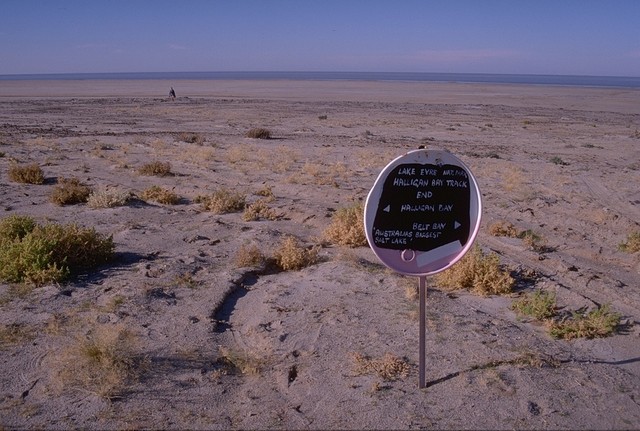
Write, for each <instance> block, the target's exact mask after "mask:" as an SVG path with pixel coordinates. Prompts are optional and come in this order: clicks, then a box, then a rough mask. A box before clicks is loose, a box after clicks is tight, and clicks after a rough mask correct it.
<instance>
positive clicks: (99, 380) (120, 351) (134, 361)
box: [52, 325, 148, 399]
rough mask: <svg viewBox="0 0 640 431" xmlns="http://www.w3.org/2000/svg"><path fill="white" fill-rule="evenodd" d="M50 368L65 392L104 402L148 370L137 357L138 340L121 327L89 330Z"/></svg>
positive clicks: (109, 326)
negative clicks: (73, 391) (85, 393)
mask: <svg viewBox="0 0 640 431" xmlns="http://www.w3.org/2000/svg"><path fill="white" fill-rule="evenodd" d="M56 361H57V362H56V363H55V364H52V366H53V367H57V368H58V369H59V373H60V374H59V377H60V378H61V382H62V384H63V386H64V387H65V388H70V389H83V390H86V391H90V392H93V393H95V394H98V395H100V396H102V397H104V398H107V399H113V398H117V397H118V396H120V395H121V394H122V393H123V392H125V391H126V389H127V387H128V386H130V385H131V384H132V383H135V382H136V381H137V380H138V379H139V378H140V376H141V375H142V374H143V373H144V372H145V371H146V369H147V368H148V360H147V359H146V358H145V357H144V356H143V355H141V354H140V353H138V348H137V337H136V336H135V335H134V334H133V333H132V332H131V331H129V330H128V329H126V328H124V327H123V326H113V325H108V326H99V327H94V328H91V330H90V331H89V333H88V335H86V336H85V337H83V338H79V339H76V340H75V341H74V342H73V343H71V344H70V345H69V346H68V347H67V348H66V349H64V350H63V351H62V352H61V354H60V355H58V357H57V358H56Z"/></svg>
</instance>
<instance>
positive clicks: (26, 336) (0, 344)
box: [0, 323, 36, 351]
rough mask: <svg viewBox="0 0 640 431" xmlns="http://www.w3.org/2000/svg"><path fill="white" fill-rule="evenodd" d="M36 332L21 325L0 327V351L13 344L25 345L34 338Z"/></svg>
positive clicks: (13, 324) (12, 324)
mask: <svg viewBox="0 0 640 431" xmlns="http://www.w3.org/2000/svg"><path fill="white" fill-rule="evenodd" d="M35 335H36V330H35V329H34V328H32V327H30V326H27V325H25V324H21V323H10V324H8V325H0V351H2V350H4V349H5V348H7V347H9V346H13V345H15V344H21V343H26V342H28V341H31V340H33V339H34V338H35Z"/></svg>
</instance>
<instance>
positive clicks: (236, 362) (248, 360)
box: [217, 346, 265, 375]
mask: <svg viewBox="0 0 640 431" xmlns="http://www.w3.org/2000/svg"><path fill="white" fill-rule="evenodd" d="M219 350H220V356H219V357H218V360H217V362H218V364H220V365H222V366H223V367H224V368H225V369H226V371H227V372H228V373H229V374H233V373H239V374H246V375H257V374H260V372H261V371H262V369H263V367H264V366H265V360H264V357H263V356H260V355H251V354H249V353H247V352H244V351H240V350H231V349H227V348H225V347H222V346H220V348H219Z"/></svg>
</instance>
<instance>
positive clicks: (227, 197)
mask: <svg viewBox="0 0 640 431" xmlns="http://www.w3.org/2000/svg"><path fill="white" fill-rule="evenodd" d="M245 200H246V196H245V195H244V194H242V193H237V192H232V191H230V190H227V189H224V188H221V189H218V190H216V191H215V192H213V193H212V194H211V195H209V196H199V197H197V198H196V201H197V202H201V203H202V208H203V209H204V210H205V211H211V212H213V213H214V214H226V213H232V212H237V211H242V210H243V209H244V207H245V205H246V201H245Z"/></svg>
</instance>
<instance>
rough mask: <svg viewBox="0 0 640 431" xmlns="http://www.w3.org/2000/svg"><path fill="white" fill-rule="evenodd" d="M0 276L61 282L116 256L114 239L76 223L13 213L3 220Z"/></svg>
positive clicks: (12, 280)
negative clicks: (41, 222) (37, 219)
mask: <svg viewBox="0 0 640 431" xmlns="http://www.w3.org/2000/svg"><path fill="white" fill-rule="evenodd" d="M0 233H1V235H2V236H0V279H2V280H4V281H7V282H10V283H19V282H28V283H31V284H34V285H41V284H45V283H50V282H60V281H64V280H65V279H67V278H68V277H69V276H70V275H73V274H76V273H78V272H80V271H83V270H86V269H90V268H93V267H96V266H98V265H101V264H104V263H106V262H108V261H110V260H111V259H112V257H113V252H114V244H113V239H112V238H111V237H110V236H109V237H105V236H104V235H101V234H99V233H97V232H96V231H95V230H94V229H89V228H82V227H79V226H77V225H75V224H69V225H58V224H46V225H38V224H36V223H35V222H34V221H33V220H32V219H30V218H28V217H21V216H10V217H8V218H6V219H3V220H2V221H0Z"/></svg>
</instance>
